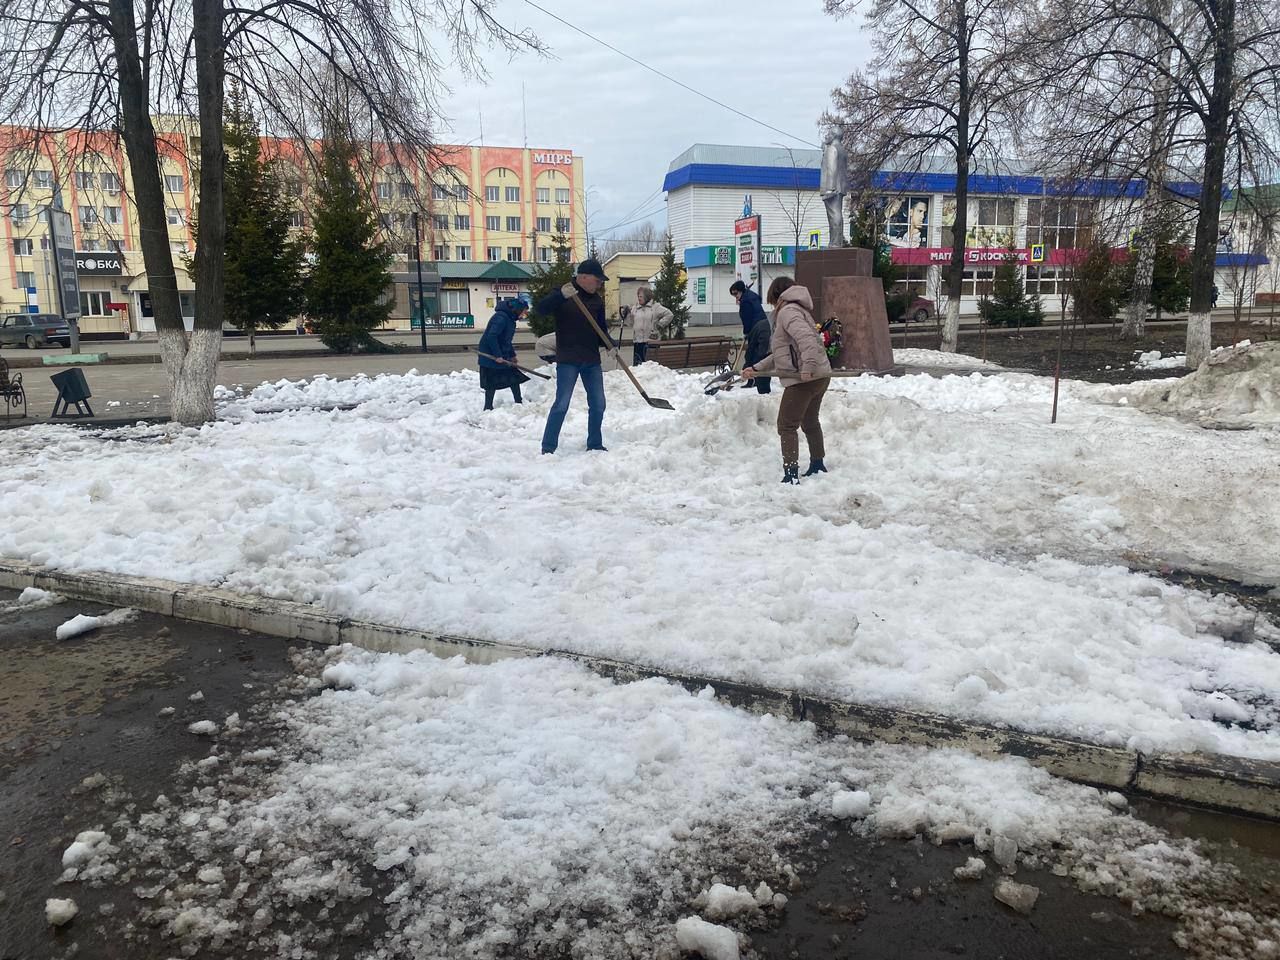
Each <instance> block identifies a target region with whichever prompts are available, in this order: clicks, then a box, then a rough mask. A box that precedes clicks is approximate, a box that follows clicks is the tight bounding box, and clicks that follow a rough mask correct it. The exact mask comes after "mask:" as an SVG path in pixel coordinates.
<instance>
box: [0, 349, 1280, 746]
mask: <svg viewBox="0 0 1280 960" xmlns="http://www.w3.org/2000/svg"><path fill="white" fill-rule="evenodd" d="M643 379H644V382H645V386H646V388H647V389H648V390H649V391H650V392H651V393H652V394H654V395H659V396H666V397H669V398H671V399H672V400H673V402H674V403H675V404H676V406H677V407H678V408H679V409H678V412H676V413H674V414H673V413H670V412H666V411H661V410H653V409H651V408H649V407H648V406H646V405H645V404H644V403H643V401H641V400H640V398H639V397H638V396H637V395H636V393H635V391H634V390H633V389H632V388H631V386H630V384H629V383H628V382H627V381H626V379H625V378H624V377H622V376H621V375H618V376H617V377H616V378H615V376H614V375H612V374H610V375H608V389H609V414H608V417H607V418H606V428H605V429H606V437H605V439H606V443H607V445H608V446H609V447H610V453H609V455H608V456H607V457H603V456H591V457H588V456H585V455H584V454H583V452H582V451H581V448H580V446H581V444H582V442H583V440H584V439H585V438H584V434H585V409H584V407H583V404H581V403H579V404H576V405H575V406H574V407H573V409H572V411H571V413H570V416H569V419H568V420H567V422H566V426H565V433H564V444H563V446H562V448H561V453H560V454H558V455H557V456H555V457H542V456H540V455H539V452H538V450H539V445H538V438H539V436H540V434H541V431H542V427H543V423H544V418H545V414H546V405H547V403H548V401H549V397H550V394H549V388H548V385H547V384H545V383H543V382H542V381H538V382H537V383H530V384H527V385H526V387H527V388H528V389H527V391H526V396H527V399H528V402H526V403H525V404H523V405H521V406H514V405H511V404H506V403H500V404H499V406H498V409H497V410H496V411H494V412H492V413H490V414H485V415H482V414H481V412H480V410H479V407H480V403H481V398H480V395H479V392H478V390H477V388H476V381H475V374H474V373H469V374H461V373H460V374H455V375H452V376H428V377H414V376H397V377H377V378H356V379H354V380H348V381H334V380H321V381H312V382H311V383H308V384H297V383H292V384H291V383H288V382H285V383H281V384H271V385H267V386H264V387H260V388H258V389H257V390H255V391H252V392H250V393H248V394H246V395H245V396H244V397H243V398H241V399H238V400H228V401H226V403H225V404H224V405H223V407H222V411H223V412H224V413H225V414H226V416H227V417H228V418H234V419H235V421H236V422H219V423H215V424H210V425H208V426H206V427H203V428H201V429H199V430H189V429H183V428H180V427H174V426H170V427H166V428H163V429H157V428H146V429H136V428H133V429H128V430H124V431H119V432H117V433H116V434H113V440H112V442H104V441H103V440H102V439H100V438H98V437H95V436H94V435H92V434H88V435H86V434H83V433H78V432H76V431H75V430H72V429H69V428H61V427H58V428H51V427H40V428H32V429H30V430H26V431H10V432H6V433H5V434H4V435H2V436H0V453H3V454H5V455H6V462H11V463H13V464H14V467H13V469H12V470H10V471H8V472H6V473H5V475H4V476H3V477H0V496H9V495H18V494H19V493H20V492H21V490H23V489H26V487H27V486H28V485H29V484H30V483H31V482H33V481H36V480H39V481H40V482H41V483H42V484H43V486H42V489H43V490H44V491H45V495H46V496H47V497H48V498H49V502H50V510H49V511H46V512H42V513H41V514H40V515H39V516H27V515H18V516H15V517H13V518H10V520H9V521H8V522H7V523H5V524H3V525H0V555H10V556H16V557H23V558H27V559H32V560H37V561H39V562H42V563H48V564H51V565H56V566H58V567H61V568H66V569H72V570H92V569H98V568H102V567H109V568H110V569H111V571H112V572H117V573H124V574H139V575H146V576H160V577H168V578H173V579H178V580H182V581H187V582H192V583H197V584H210V585H217V586H220V587H225V588H227V589H230V590H236V591H240V592H244V593H249V594H259V595H265V596H269V597H278V598H283V599H291V600H296V601H300V602H307V603H313V604H316V605H319V606H321V607H323V608H325V609H326V610H329V611H332V612H334V613H336V614H338V615H340V616H346V617H352V618H358V619H364V620H373V621H378V622H384V623H395V624H401V625H404V626H406V627H414V628H423V629H430V630H436V631H439V632H443V633H449V634H455V635H462V636H473V637H479V638H484V639H492V640H498V641H503V642H517V643H524V644H528V645H531V646H534V647H537V648H541V649H567V650H570V651H572V652H576V653H586V654H593V655H599V656H605V657H612V658H618V659H623V660H628V661H634V662H639V663H642V664H645V665H647V666H652V667H657V668H661V669H666V670H672V671H679V672H683V673H693V674H699V675H704V676H710V677H724V678H727V679H733V680H740V681H744V682H751V683H764V684H769V685H775V686H782V687H787V688H792V689H797V690H801V691H804V692H806V693H811V694H815V695H819V696H829V697H837V698H841V699H850V700H857V701H861V702H867V703H876V704H884V705H894V706H904V707H910V708H914V709H924V710H934V711H939V712H943V713H947V714H950V715H953V716H959V717H964V718H968V719H974V720H981V721H986V722H997V723H1004V724H1014V725H1017V726H1019V727H1021V728H1024V729H1031V730H1036V731H1043V732H1050V733H1058V734H1064V735H1069V736H1074V737H1083V738H1089V739H1092V740H1096V741H1099V742H1103V743H1107V744H1112V745H1120V746H1124V745H1132V746H1134V747H1138V748H1144V749H1146V748H1158V749H1166V750H1197V749H1202V750H1209V751H1218V752H1225V753H1233V754H1239V755H1242V756H1250V757H1272V758H1277V757H1280V733H1278V732H1277V730H1276V728H1277V726H1278V725H1280V717H1277V713H1276V707H1275V706H1274V704H1273V702H1272V699H1273V696H1274V691H1275V690H1277V689H1280V656H1278V655H1276V654H1275V653H1274V652H1273V651H1272V650H1271V649H1270V648H1269V647H1267V646H1266V644H1265V643H1264V642H1261V641H1268V640H1270V641H1276V640H1280V631H1277V629H1276V627H1275V625H1273V624H1271V623H1269V622H1267V621H1266V620H1265V618H1258V617H1256V616H1255V615H1254V614H1253V613H1252V612H1251V611H1249V610H1247V609H1245V608H1243V607H1241V606H1240V605H1239V604H1236V603H1235V602H1233V601H1231V600H1229V599H1226V598H1222V597H1211V596H1208V595H1206V594H1204V593H1201V592H1197V591H1194V590H1187V589H1183V588H1180V587H1176V586H1171V585H1169V584H1166V583H1163V582H1161V581H1160V580H1158V579H1155V578H1152V577H1148V576H1143V575H1135V574H1133V573H1130V572H1129V570H1128V569H1126V567H1125V564H1127V563H1129V562H1141V563H1155V562H1157V561H1160V562H1169V563H1174V564H1177V565H1186V566H1192V567H1197V566H1214V567H1218V566H1220V565H1223V564H1226V563H1232V564H1237V565H1239V566H1240V567H1241V568H1242V569H1243V571H1244V572H1246V573H1248V574H1250V575H1252V576H1254V577H1257V578H1260V579H1264V580H1265V579H1273V580H1274V581H1275V582H1280V552H1278V551H1276V549H1275V543H1276V542H1280V511H1277V510H1275V509H1274V505H1275V503H1276V502H1280V475H1278V472H1277V471H1276V469H1275V462H1276V450H1275V447H1274V437H1273V436H1270V435H1264V432H1262V431H1256V432H1249V433H1224V432H1208V431H1204V430H1201V429H1199V428H1194V427H1190V426H1188V425H1186V424H1183V423H1180V422H1178V421H1176V420H1172V419H1170V418H1165V417H1153V416H1150V415H1148V414H1146V413H1143V412H1141V411H1137V410H1132V409H1125V408H1122V407H1118V406H1115V405H1114V404H1108V403H1104V402H1099V401H1100V399H1102V395H1101V394H1100V393H1099V391H1098V389H1097V388H1094V387H1091V386H1089V385H1084V384H1078V383H1071V382H1068V383H1067V384H1066V385H1065V386H1064V388H1063V397H1062V404H1061V410H1060V423H1059V424H1057V425H1056V426H1050V424H1049V423H1048V420H1049V408H1050V404H1051V400H1052V388H1051V385H1050V384H1049V383H1048V382H1047V381H1046V380H1044V379H1042V378H1037V377H1031V376H1026V375H1016V374H1002V375H1000V376H980V375H978V374H974V375H972V376H963V377H962V376H946V377H941V378H936V377H930V376H925V375H916V376H904V377H887V378H875V377H862V378H856V379H848V380H841V381H839V382H837V383H835V384H833V386H832V388H831V391H830V393H829V395H828V398H827V400H826V402H825V403H824V413H823V418H824V421H825V423H826V432H827V438H828V457H827V462H828V465H829V466H830V467H831V468H832V472H831V473H830V474H827V475H823V476H821V477H820V478H819V479H817V480H808V481H806V482H805V483H803V484H801V485H800V486H799V487H798V488H796V489H792V490H781V489H779V487H780V485H779V484H778V482H777V480H778V462H777V452H776V451H777V435H776V431H775V428H774V418H775V417H776V410H777V403H778V398H777V396H767V397H760V396H757V395H754V394H748V393H746V392H744V391H734V392H732V393H731V394H728V395H725V396H716V397H706V396H704V395H703V393H702V385H703V382H704V380H705V379H706V378H705V377H697V376H692V375H683V374H678V373H675V372H673V371H670V370H667V369H666V368H663V367H659V366H658V365H656V364H651V365H647V366H646V368H645V370H644V378H643ZM264 399H277V400H280V401H281V402H286V401H287V402H289V403H295V402H297V403H305V402H309V401H318V400H324V401H326V402H330V401H332V402H341V403H353V402H358V404H359V405H358V406H357V407H356V409H353V410H350V411H345V412H343V411H336V412H327V413H319V412H315V411H300V412H296V413H283V414H273V415H263V414H257V413H254V410H253V407H254V405H255V404H257V403H259V402H261V401H262V400H264ZM500 399H501V398H500ZM15 434H21V436H15ZM161 440H163V441H164V442H160V441H161ZM70 461H74V462H75V463H76V465H77V469H76V470H75V471H68V470H65V469H63V467H64V466H65V464H66V463H67V462H70ZM1189 463H1194V464H1195V465H1196V469H1194V470H1188V469H1187V466H1186V465H1187V464H1189ZM371 465H376V478H375V477H374V475H373V474H371V473H370V469H371ZM119 476H127V477H129V495H128V496H124V495H122V494H120V493H116V494H112V493H111V492H110V491H109V490H105V489H104V488H103V487H102V485H101V483H99V481H100V480H101V479H102V478H104V477H119ZM193 476H198V477H200V478H201V480H202V488H201V496H200V497H189V496H184V495H181V494H179V493H175V492H174V491H175V490H182V489H183V486H182V484H183V483H184V482H187V480H188V479H189V478H190V477H193ZM50 478H54V479H52V480H51V479H50ZM1116 478H1124V479H1123V482H1118V481H1117V479H1116ZM95 491H96V493H95ZM1224 503H1230V504H1232V509H1230V510H1224V509H1223V507H1222V504H1224ZM192 544H199V548H198V549H193V548H192ZM855 625H856V629H855ZM1255 641H1257V642H1255ZM1233 724H1234V726H1233Z"/></svg>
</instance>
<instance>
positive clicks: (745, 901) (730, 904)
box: [706, 883, 756, 920]
mask: <svg viewBox="0 0 1280 960" xmlns="http://www.w3.org/2000/svg"><path fill="white" fill-rule="evenodd" d="M706 900H707V906H706V914H707V916H709V917H710V918H711V919H713V920H723V919H724V918H725V917H736V916H737V915H738V914H740V913H745V912H746V911H748V910H754V909H755V908H756V898H755V897H753V896H752V895H751V894H750V893H748V892H747V889H746V887H741V888H739V889H737V890H735V889H733V887H731V886H729V885H728V884H724V883H717V884H713V885H712V887H711V889H710V890H708V891H707V893H706Z"/></svg>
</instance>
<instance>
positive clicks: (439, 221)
mask: <svg viewBox="0 0 1280 960" xmlns="http://www.w3.org/2000/svg"><path fill="white" fill-rule="evenodd" d="M431 226H433V227H435V229H437V230H448V229H449V218H448V216H447V215H445V214H443V213H433V214H432V215H431Z"/></svg>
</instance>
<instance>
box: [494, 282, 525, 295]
mask: <svg viewBox="0 0 1280 960" xmlns="http://www.w3.org/2000/svg"><path fill="white" fill-rule="evenodd" d="M493 292H494V293H519V292H520V284H518V283H495V284H494V285H493Z"/></svg>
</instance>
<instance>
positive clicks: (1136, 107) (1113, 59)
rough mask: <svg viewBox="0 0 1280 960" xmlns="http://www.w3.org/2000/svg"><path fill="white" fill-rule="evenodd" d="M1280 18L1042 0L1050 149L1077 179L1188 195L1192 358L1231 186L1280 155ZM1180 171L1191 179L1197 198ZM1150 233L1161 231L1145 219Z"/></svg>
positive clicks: (1138, 0)
mask: <svg viewBox="0 0 1280 960" xmlns="http://www.w3.org/2000/svg"><path fill="white" fill-rule="evenodd" d="M1276 16H1277V13H1276V5H1275V3H1274V0H1048V2H1047V3H1046V5H1045V7H1044V19H1043V22H1042V25H1041V28H1040V29H1039V31H1038V35H1039V36H1040V37H1041V38H1042V43H1041V44H1040V45H1039V46H1038V48H1037V50H1036V55H1035V58H1034V62H1035V63H1036V64H1037V67H1038V72H1037V76H1036V78H1035V79H1034V80H1031V81H1030V82H1031V83H1033V84H1034V85H1035V86H1036V87H1037V88H1039V89H1043V90H1044V91H1045V92H1046V94H1047V96H1046V97H1045V98H1044V102H1045V103H1047V104H1052V107H1051V111H1047V115H1046V117H1045V118H1044V123H1043V130H1044V135H1043V137H1042V142H1043V143H1044V146H1045V151H1046V154H1047V155H1049V156H1052V157H1055V158H1069V161H1068V163H1067V168H1066V169H1065V170H1064V173H1068V174H1070V175H1073V176H1079V175H1084V174H1088V175H1094V176H1096V175H1102V176H1104V177H1107V178H1110V179H1113V180H1121V181H1124V180H1128V179H1130V178H1134V179H1139V180H1142V179H1146V180H1150V181H1152V182H1151V184H1150V188H1149V189H1148V193H1149V194H1150V193H1151V192H1152V190H1156V189H1158V194H1159V199H1161V200H1163V199H1168V198H1174V199H1178V198H1179V197H1180V196H1181V197H1184V198H1185V201H1186V203H1187V206H1188V208H1190V209H1193V210H1194V241H1193V247H1192V253H1191V275H1192V279H1191V314H1190V317H1189V319H1188V323H1187V364H1188V366H1193V367H1194V366H1198V365H1199V364H1200V363H1201V362H1202V361H1203V360H1204V359H1205V358H1206V357H1207V356H1208V355H1209V351H1210V348H1211V345H1212V343H1211V340H1212V328H1211V315H1210V309H1211V305H1212V290H1213V285H1214V266H1215V260H1216V253H1217V244H1218V235H1219V221H1220V218H1221V212H1222V203H1223V196H1224V187H1225V186H1226V185H1227V184H1229V183H1233V182H1236V183H1258V182H1262V181H1263V180H1265V179H1267V178H1269V177H1270V176H1272V175H1273V174H1274V172H1275V170H1276V167H1277V163H1278V162H1280V155H1278V154H1277V144H1276V139H1275V131H1276V129H1277V124H1276V120H1277V110H1278V109H1280V107H1278V104H1280V30H1277V28H1276ZM1024 82H1027V81H1026V80H1024ZM1178 181H1191V182H1192V183H1193V184H1195V185H1196V186H1195V187H1194V189H1193V190H1192V191H1191V195H1190V196H1189V197H1187V196H1185V194H1184V192H1183V191H1181V190H1179V188H1178V186H1177V182H1178ZM1157 184H1158V188H1157ZM1160 225H1163V224H1160ZM1142 230H1143V232H1147V233H1150V232H1155V231H1152V230H1150V229H1149V228H1148V226H1147V225H1146V224H1145V223H1144V224H1143V226H1142ZM1140 265H1141V261H1140ZM1134 299H1136V293H1135V296H1134Z"/></svg>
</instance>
